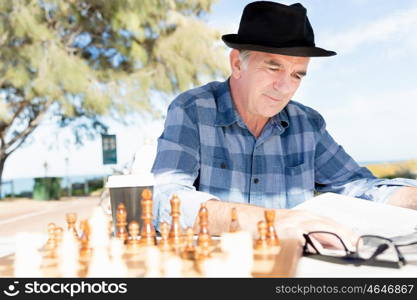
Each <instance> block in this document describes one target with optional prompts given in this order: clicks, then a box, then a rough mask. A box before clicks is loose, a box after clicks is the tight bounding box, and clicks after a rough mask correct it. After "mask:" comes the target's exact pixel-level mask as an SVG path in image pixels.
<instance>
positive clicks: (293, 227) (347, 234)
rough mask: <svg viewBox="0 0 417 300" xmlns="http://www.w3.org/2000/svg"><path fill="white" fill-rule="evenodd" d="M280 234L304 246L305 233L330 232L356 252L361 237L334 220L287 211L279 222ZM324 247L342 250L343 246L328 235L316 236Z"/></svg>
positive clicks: (307, 213)
mask: <svg viewBox="0 0 417 300" xmlns="http://www.w3.org/2000/svg"><path fill="white" fill-rule="evenodd" d="M276 227H277V230H278V234H279V235H280V236H281V237H283V238H296V239H298V240H299V241H300V243H301V244H304V242H305V241H304V237H303V233H308V232H311V231H328V232H332V233H335V234H337V235H338V236H339V237H340V238H341V239H342V240H343V242H344V243H345V245H346V247H348V249H349V250H354V249H355V246H356V242H357V240H358V238H359V236H358V235H357V234H356V233H354V232H353V231H352V230H351V229H349V228H348V227H346V226H343V225H341V224H339V223H337V222H336V221H334V220H333V219H330V218H326V217H321V216H318V215H315V214H313V213H310V212H309V211H306V210H287V211H286V213H285V214H283V217H281V218H279V219H278V220H277V226H276ZM314 237H315V238H316V240H317V241H318V242H319V243H320V244H322V245H323V246H326V247H329V248H337V249H342V248H343V247H342V244H341V243H340V241H338V240H337V239H335V238H333V236H331V235H328V234H317V235H314Z"/></svg>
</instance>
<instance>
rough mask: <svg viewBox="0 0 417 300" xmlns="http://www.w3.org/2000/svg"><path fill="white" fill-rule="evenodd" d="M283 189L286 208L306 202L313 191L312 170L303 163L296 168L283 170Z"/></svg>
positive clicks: (291, 167)
mask: <svg viewBox="0 0 417 300" xmlns="http://www.w3.org/2000/svg"><path fill="white" fill-rule="evenodd" d="M284 177H285V187H286V194H287V204H286V206H287V207H289V208H290V207H294V206H295V205H297V204H299V203H301V202H304V201H306V200H308V199H309V198H310V197H311V196H312V195H313V191H314V170H313V168H311V166H310V165H309V164H308V163H306V162H304V163H302V164H299V165H296V166H286V167H285V168H284Z"/></svg>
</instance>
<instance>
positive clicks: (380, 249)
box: [369, 243, 398, 260]
mask: <svg viewBox="0 0 417 300" xmlns="http://www.w3.org/2000/svg"><path fill="white" fill-rule="evenodd" d="M388 248H389V245H388V244H385V243H384V244H381V245H379V246H378V248H376V250H375V252H374V253H373V254H372V256H371V257H370V258H369V260H371V259H374V258H375V257H377V256H378V255H380V254H381V253H384V251H385V250H387V249H388ZM397 252H398V251H397Z"/></svg>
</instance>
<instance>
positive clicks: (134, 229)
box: [127, 221, 140, 250]
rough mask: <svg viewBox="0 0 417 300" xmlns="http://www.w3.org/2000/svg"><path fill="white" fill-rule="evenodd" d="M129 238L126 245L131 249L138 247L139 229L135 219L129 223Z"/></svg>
mask: <svg viewBox="0 0 417 300" xmlns="http://www.w3.org/2000/svg"><path fill="white" fill-rule="evenodd" d="M128 229H129V238H128V240H127V247H128V248H129V249H130V250H131V249H136V248H138V247H139V244H140V235H139V233H140V231H139V223H138V222H136V221H132V222H130V223H129V227H128Z"/></svg>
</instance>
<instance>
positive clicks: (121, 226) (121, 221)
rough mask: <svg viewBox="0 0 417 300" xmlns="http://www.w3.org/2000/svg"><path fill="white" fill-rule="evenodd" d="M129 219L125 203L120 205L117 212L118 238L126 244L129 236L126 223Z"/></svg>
mask: <svg viewBox="0 0 417 300" xmlns="http://www.w3.org/2000/svg"><path fill="white" fill-rule="evenodd" d="M126 219H127V213H126V207H125V205H124V204H123V203H119V205H117V211H116V237H117V238H118V239H121V240H122V241H123V242H124V243H125V242H126V240H127V237H128V234H127V230H126V225H127V222H126Z"/></svg>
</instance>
